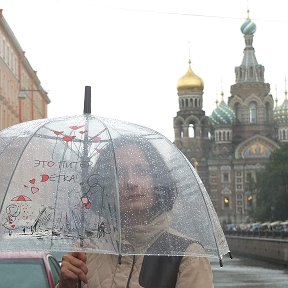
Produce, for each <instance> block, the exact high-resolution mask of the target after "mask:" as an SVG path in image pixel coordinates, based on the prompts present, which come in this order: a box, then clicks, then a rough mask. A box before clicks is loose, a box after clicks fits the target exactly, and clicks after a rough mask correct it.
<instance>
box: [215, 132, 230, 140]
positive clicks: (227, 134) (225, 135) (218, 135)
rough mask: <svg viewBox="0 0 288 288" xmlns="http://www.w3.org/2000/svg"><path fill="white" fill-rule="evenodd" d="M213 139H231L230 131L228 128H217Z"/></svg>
mask: <svg viewBox="0 0 288 288" xmlns="http://www.w3.org/2000/svg"><path fill="white" fill-rule="evenodd" d="M215 141H216V142H221V141H232V131H229V130H217V131H215Z"/></svg>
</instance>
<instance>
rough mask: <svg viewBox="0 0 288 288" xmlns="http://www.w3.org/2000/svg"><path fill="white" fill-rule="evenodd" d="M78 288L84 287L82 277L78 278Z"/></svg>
mask: <svg viewBox="0 0 288 288" xmlns="http://www.w3.org/2000/svg"><path fill="white" fill-rule="evenodd" d="M77 288H82V282H81V280H80V279H78V285H77Z"/></svg>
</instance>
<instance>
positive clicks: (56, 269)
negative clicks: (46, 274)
mask: <svg viewBox="0 0 288 288" xmlns="http://www.w3.org/2000/svg"><path fill="white" fill-rule="evenodd" d="M48 261H49V266H50V268H51V273H52V277H53V280H54V284H57V283H58V282H59V279H60V266H59V264H58V262H57V260H56V259H54V258H53V257H51V256H49V257H48Z"/></svg>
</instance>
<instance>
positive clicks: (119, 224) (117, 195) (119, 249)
mask: <svg viewBox="0 0 288 288" xmlns="http://www.w3.org/2000/svg"><path fill="white" fill-rule="evenodd" d="M98 121H99V122H101V124H102V125H103V126H104V127H105V128H106V129H107V133H108V135H109V139H110V140H111V145H112V151H113V159H114V167H115V174H114V177H115V184H116V191H117V192H118V191H119V187H118V184H119V177H118V172H117V166H116V155H115V147H114V144H113V141H112V136H111V133H110V131H109V129H108V127H107V125H106V124H105V123H104V122H103V121H102V120H101V119H100V118H98ZM116 198H117V204H118V206H117V207H118V211H117V214H118V220H119V223H118V227H117V228H118V233H119V244H118V245H119V246H118V247H117V248H118V252H121V246H122V234H121V214H120V199H119V194H118V193H116ZM112 243H113V241H112ZM113 244H114V243H113ZM119 254H121V253H119Z"/></svg>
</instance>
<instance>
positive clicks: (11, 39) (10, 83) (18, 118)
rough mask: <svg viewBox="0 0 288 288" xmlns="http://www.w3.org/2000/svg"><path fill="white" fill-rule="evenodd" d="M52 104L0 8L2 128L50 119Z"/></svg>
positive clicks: (0, 118) (0, 114)
mask: <svg viewBox="0 0 288 288" xmlns="http://www.w3.org/2000/svg"><path fill="white" fill-rule="evenodd" d="M49 103H50V100H49V98H48V95H47V92H46V91H45V90H44V89H43V87H42V86H41V82H40V80H39V78H38V76H37V72H36V71H34V70H33V68H32V67H31V65H30V63H29V61H28V59H27V58H26V57H25V52H24V51H23V49H22V48H21V46H20V44H19V42H18V41H17V39H16V37H15V35H14V33H13V31H12V30H11V28H10V27H9V25H8V23H7V22H6V20H5V18H4V16H3V14H2V9H1V10H0V130H1V129H4V128H6V127H9V126H11V125H14V124H16V123H19V122H24V121H29V120H34V119H40V118H46V117H47V105H48V104H49Z"/></svg>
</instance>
